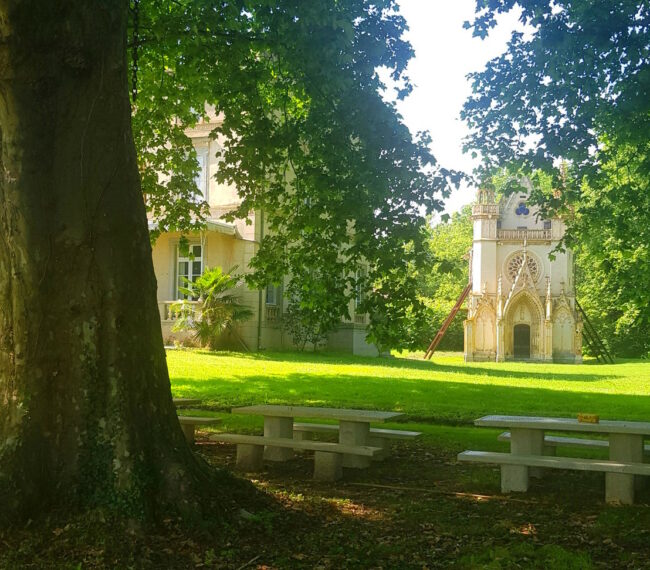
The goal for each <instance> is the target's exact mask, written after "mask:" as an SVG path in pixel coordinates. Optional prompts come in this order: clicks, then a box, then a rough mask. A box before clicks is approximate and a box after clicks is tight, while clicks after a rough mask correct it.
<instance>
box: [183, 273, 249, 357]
mask: <svg viewBox="0 0 650 570" xmlns="http://www.w3.org/2000/svg"><path fill="white" fill-rule="evenodd" d="M236 269H237V268H236V267H233V268H232V269H231V270H230V271H229V272H228V273H224V272H223V270H222V269H221V267H215V268H213V269H206V270H205V272H204V273H203V274H202V275H201V276H200V277H199V278H198V279H197V280H196V281H194V282H192V281H190V280H189V279H187V278H186V277H184V278H183V280H184V282H185V285H186V286H185V287H179V288H178V290H179V292H180V293H182V294H183V295H185V296H186V299H184V300H182V301H179V302H178V303H175V304H174V306H173V308H172V310H174V311H175V312H176V313H177V314H178V315H179V317H178V319H177V321H176V322H175V323H174V329H173V330H175V331H182V330H189V331H192V332H193V337H194V339H195V340H196V341H197V342H198V343H199V344H200V345H201V346H207V347H210V348H213V349H214V348H216V347H217V344H218V341H219V338H220V337H221V335H222V334H223V333H224V332H225V331H231V332H233V333H234V332H235V331H234V329H233V325H235V324H237V323H239V322H242V321H245V320H247V319H249V318H251V317H252V316H253V311H252V310H251V309H250V308H249V307H248V306H246V305H244V304H242V303H241V302H240V297H239V295H235V294H234V293H232V292H231V291H232V290H234V289H236V288H237V287H238V286H239V285H241V283H242V280H241V279H240V278H239V277H237V276H235V275H234V274H233V273H234V271H235V270H236ZM191 299H194V300H196V301H198V305H196V304H195V303H194V302H192V301H191Z"/></svg>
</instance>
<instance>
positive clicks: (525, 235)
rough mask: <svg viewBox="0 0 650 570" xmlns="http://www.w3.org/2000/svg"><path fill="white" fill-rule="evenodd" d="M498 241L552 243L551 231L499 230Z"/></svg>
mask: <svg viewBox="0 0 650 570" xmlns="http://www.w3.org/2000/svg"><path fill="white" fill-rule="evenodd" d="M497 239H500V240H503V241H524V240H526V241H527V242H533V241H550V240H551V230H501V229H498V230H497Z"/></svg>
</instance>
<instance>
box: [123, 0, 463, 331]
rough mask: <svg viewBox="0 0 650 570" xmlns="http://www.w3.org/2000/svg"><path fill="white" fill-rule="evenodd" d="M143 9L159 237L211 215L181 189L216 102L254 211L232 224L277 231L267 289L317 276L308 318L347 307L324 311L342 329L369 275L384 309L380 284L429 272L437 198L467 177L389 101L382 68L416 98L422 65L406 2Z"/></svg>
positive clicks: (146, 150) (148, 173) (143, 117)
mask: <svg viewBox="0 0 650 570" xmlns="http://www.w3.org/2000/svg"><path fill="white" fill-rule="evenodd" d="M140 5H141V8H140V24H139V29H140V31H141V36H142V37H141V38H140V40H139V48H138V64H139V70H138V86H139V87H138V89H139V91H138V97H137V100H136V111H135V118H134V126H135V129H136V131H137V135H136V141H137V145H138V148H139V149H140V164H141V169H142V170H143V171H144V172H145V175H144V178H143V180H144V185H145V192H146V194H147V196H148V197H151V198H149V199H150V204H151V208H152V210H153V212H154V214H155V215H156V217H157V218H158V219H159V228H160V229H165V228H167V229H172V228H175V229H181V230H184V229H187V228H188V227H191V225H192V223H191V221H192V219H193V216H196V215H197V214H199V212H198V209H197V208H196V207H193V209H187V208H186V209H185V210H183V208H184V206H183V204H184V203H186V202H188V196H187V194H186V193H185V194H183V193H182V192H177V191H176V190H175V189H176V188H177V187H178V186H179V185H180V184H181V183H182V184H189V181H190V178H191V172H192V171H193V170H192V168H194V169H195V168H196V162H195V160H194V155H193V152H192V151H191V149H190V142H189V139H188V138H187V137H186V136H185V135H184V129H185V128H187V127H190V126H192V125H193V124H194V123H195V122H196V120H197V119H198V118H199V117H200V116H201V115H202V111H203V109H204V104H205V103H207V104H209V105H212V106H214V107H215V108H216V109H217V111H218V112H219V113H221V114H222V117H223V122H220V123H219V124H217V125H215V131H214V136H217V137H219V140H220V141H221V142H222V143H223V151H222V153H221V157H222V159H223V161H222V163H221V166H220V169H219V173H218V175H217V177H218V180H219V181H220V182H225V183H230V184H234V185H236V187H237V189H238V191H239V194H240V196H241V198H242V202H241V205H240V206H239V207H237V208H236V210H235V211H234V212H232V215H231V217H233V218H234V217H239V218H245V217H247V216H248V215H249V213H250V212H252V211H258V212H259V211H263V212H264V219H265V222H266V226H267V227H268V232H267V233H266V235H265V237H264V239H263V240H262V242H261V246H260V249H259V252H258V253H257V255H256V257H255V258H254V260H253V262H252V264H251V265H252V267H253V269H254V273H253V274H252V276H251V277H250V279H249V282H250V284H251V285H252V286H253V287H257V288H262V287H264V286H266V285H268V284H270V283H277V282H281V281H282V279H283V277H284V276H285V275H286V276H288V277H289V279H291V280H293V279H296V280H297V279H304V278H305V275H318V276H319V283H318V284H316V283H313V285H314V286H313V287H309V288H305V287H303V286H302V284H301V283H297V284H296V285H295V287H294V286H292V285H289V288H290V289H291V288H294V289H296V290H300V304H302V305H304V306H314V305H316V304H318V303H321V301H322V295H321V291H323V290H325V291H330V292H332V291H337V294H336V298H337V301H340V302H337V303H332V302H328V303H325V304H323V305H322V306H323V307H326V308H327V312H326V313H323V314H321V316H322V317H323V318H322V322H323V326H324V327H325V328H328V327H329V325H328V324H327V323H331V322H333V321H336V322H338V321H340V319H341V318H346V317H348V316H349V315H348V314H347V313H348V305H349V302H350V301H351V299H352V298H353V296H354V295H355V291H356V290H357V283H356V274H357V269H358V268H359V267H360V266H361V265H362V264H365V265H366V266H367V267H368V273H369V278H368V279H367V280H366V281H365V283H366V284H367V288H366V294H367V296H368V297H369V298H370V297H372V296H373V295H375V294H379V293H376V289H375V288H372V287H370V284H372V283H374V282H376V281H378V280H382V279H384V278H385V277H386V275H388V273H389V272H390V271H391V270H393V269H396V268H400V267H403V266H404V264H405V263H411V262H414V263H420V259H421V257H419V256H418V255H417V252H419V251H421V250H422V249H423V247H424V246H423V243H422V234H421V232H420V228H421V226H422V225H423V224H424V222H425V218H424V214H425V213H427V212H432V211H434V210H436V209H439V208H440V206H441V202H440V201H439V198H438V197H436V195H438V196H439V195H441V194H446V192H447V190H448V185H449V183H450V182H451V181H453V180H456V177H455V176H454V175H452V174H451V173H449V172H447V171H446V170H444V169H442V168H440V167H439V166H438V165H437V163H436V161H435V159H434V157H433V156H432V155H431V153H430V152H429V150H428V144H429V138H428V137H427V136H426V135H420V136H418V137H416V139H415V140H414V139H413V137H412V136H411V133H410V132H409V131H408V129H407V128H406V126H405V125H404V124H403V123H402V121H401V118H400V117H399V115H398V114H397V113H396V110H395V108H394V106H393V105H390V104H386V103H385V102H384V101H383V100H382V98H381V96H380V94H379V90H380V89H381V88H382V83H381V81H380V79H379V77H378V75H377V72H376V70H377V68H378V67H380V66H385V67H388V68H390V69H391V71H392V77H393V79H394V80H396V81H398V82H400V83H401V84H402V85H403V91H402V93H401V96H403V95H405V94H406V93H408V92H409V90H410V84H409V82H408V78H407V77H406V76H405V68H406V64H407V62H408V60H409V58H410V56H411V55H412V51H411V48H410V46H409V45H408V43H406V42H405V41H404V40H403V39H402V35H403V32H404V31H405V29H406V26H405V22H404V20H403V18H402V17H401V16H399V15H398V13H397V3H396V2H395V1H394V0H382V1H380V2H368V1H365V0H346V1H345V2H302V1H300V0H278V1H277V2H274V3H269V2H266V1H262V0H245V1H239V2H233V3H231V2H223V3H219V4H210V5H208V4H206V3H204V2H200V1H198V0H186V1H183V2H178V1H173V2H172V1H171V0H170V1H162V2H153V1H147V2H141V3H140ZM167 141H169V142H167ZM160 171H163V172H165V173H166V174H169V175H170V178H169V179H168V181H165V182H161V181H160V180H161V179H160V178H158V177H157V174H156V173H157V172H160ZM176 171H177V172H178V173H179V175H178V176H175V175H174V174H173V173H174V172H176ZM165 180H167V179H165ZM190 186H191V184H190ZM190 194H191V192H190ZM190 202H191V201H190ZM188 203H189V202H188ZM407 244H413V247H410V248H406V247H405V246H406V245H407ZM405 256H410V257H409V259H405ZM390 285H391V284H390V283H389V282H387V283H386V287H390ZM401 293H404V291H402V292H401ZM390 294H391V295H394V294H398V291H392V292H391V293H390ZM411 302H414V298H412V299H411ZM380 306H382V303H376V306H375V309H376V310H374V311H373V315H379V313H378V312H377V311H378V310H379V309H378V308H379V307H380ZM321 313H322V312H321Z"/></svg>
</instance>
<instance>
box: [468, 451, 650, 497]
mask: <svg viewBox="0 0 650 570" xmlns="http://www.w3.org/2000/svg"><path fill="white" fill-rule="evenodd" d="M458 461H462V462H472V463H489V464H497V465H500V466H501V491H502V492H504V493H508V492H510V491H518V492H525V491H527V490H528V469H529V468H530V467H542V468H545V469H570V470H576V471H602V472H604V473H606V479H605V500H606V501H607V502H608V503H623V504H632V503H633V502H634V485H633V484H632V485H630V484H629V483H630V478H631V479H632V481H633V479H634V476H635V475H645V476H650V464H647V463H626V462H620V461H608V460H601V459H584V458H568V457H549V456H544V455H514V454H511V453H497V452H492V451H463V452H462V453H459V454H458Z"/></svg>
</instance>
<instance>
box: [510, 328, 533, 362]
mask: <svg viewBox="0 0 650 570" xmlns="http://www.w3.org/2000/svg"><path fill="white" fill-rule="evenodd" d="M513 344H514V356H515V358H522V359H523V358H530V325H515V330H514V343H513Z"/></svg>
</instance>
